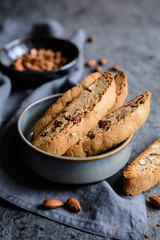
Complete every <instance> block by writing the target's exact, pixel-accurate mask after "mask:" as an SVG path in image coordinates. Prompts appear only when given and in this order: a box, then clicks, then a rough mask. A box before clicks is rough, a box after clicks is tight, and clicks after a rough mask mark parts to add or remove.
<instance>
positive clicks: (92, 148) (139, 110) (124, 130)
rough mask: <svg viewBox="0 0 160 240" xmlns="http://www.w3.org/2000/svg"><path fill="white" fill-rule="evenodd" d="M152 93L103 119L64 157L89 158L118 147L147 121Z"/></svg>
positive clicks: (136, 98)
mask: <svg viewBox="0 0 160 240" xmlns="http://www.w3.org/2000/svg"><path fill="white" fill-rule="evenodd" d="M150 98H151V93H150V92H149V91H146V92H144V93H142V94H141V95H139V96H137V97H135V98H134V99H133V100H131V101H129V102H128V103H126V104H125V105H123V106H122V107H120V108H118V109H117V110H115V111H113V112H111V113H110V114H108V115H107V116H106V117H104V118H103V119H101V120H100V121H99V122H98V124H97V125H96V127H94V128H93V129H92V130H91V131H89V132H88V134H87V135H86V136H85V137H84V138H83V139H81V140H80V141H78V142H77V143H76V144H75V145H74V146H72V147H71V148H70V149H69V150H68V151H67V152H66V153H65V154H64V155H65V156H69V157H87V156H93V155H97V154H99V153H102V152H104V151H106V150H107V149H109V148H112V147H114V146H116V145H117V144H119V143H121V142H122V141H124V140H125V139H126V138H128V137H129V136H130V135H132V134H133V133H134V132H135V131H136V130H137V129H138V128H140V127H141V126H142V125H143V124H144V122H145V121H146V119H147V117H148V114H149V111H150Z"/></svg>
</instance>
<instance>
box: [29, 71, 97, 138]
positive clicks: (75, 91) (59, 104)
mask: <svg viewBox="0 0 160 240" xmlns="http://www.w3.org/2000/svg"><path fill="white" fill-rule="evenodd" d="M98 77H100V73H98V72H95V73H92V74H91V75H89V76H87V77H86V78H84V79H83V80H82V81H81V83H80V84H79V85H77V86H75V87H73V88H71V89H69V90H68V91H66V92H65V93H64V94H63V95H62V96H61V97H60V98H58V100H57V101H56V102H55V103H54V104H52V106H51V107H50V108H49V109H48V110H47V111H46V112H45V113H44V114H43V116H42V118H40V119H39V120H38V121H37V122H36V124H35V126H34V131H33V139H36V137H37V136H38V135H39V134H40V133H41V132H42V131H43V130H44V128H45V127H46V126H47V125H48V124H49V123H50V122H51V121H52V120H53V119H54V118H56V116H57V115H58V114H59V113H60V112H62V111H63V109H64V108H65V107H66V105H67V104H69V103H70V102H71V101H73V99H75V98H76V97H78V96H79V95H80V93H81V92H82V91H83V90H85V89H87V88H88V87H89V86H90V85H91V84H92V83H93V82H94V81H95V80H96V79H97V78H98Z"/></svg>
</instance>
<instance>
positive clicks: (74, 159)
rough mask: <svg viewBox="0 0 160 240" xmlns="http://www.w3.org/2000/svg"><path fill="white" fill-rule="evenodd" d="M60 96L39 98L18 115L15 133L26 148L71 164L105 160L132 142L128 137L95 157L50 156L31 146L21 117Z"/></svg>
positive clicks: (58, 94) (59, 94)
mask: <svg viewBox="0 0 160 240" xmlns="http://www.w3.org/2000/svg"><path fill="white" fill-rule="evenodd" d="M61 95H62V93H57V94H53V95H49V96H47V97H44V98H41V99H39V100H37V101H35V102H33V103H32V104H30V105H28V106H27V107H26V108H25V109H23V110H22V112H21V113H20V115H19V117H18V120H17V131H18V134H19V136H20V138H21V140H23V142H24V143H26V144H27V146H28V147H30V148H31V149H33V150H35V151H36V152H38V153H40V154H43V155H45V156H48V157H51V158H53V159H55V158H56V159H60V160H64V161H72V162H88V161H97V160H102V159H105V158H108V157H110V156H113V155H115V154H116V153H118V152H120V151H121V150H123V149H124V148H125V147H126V146H127V145H128V144H129V143H130V142H131V140H132V138H133V134H132V135H131V136H130V137H128V138H127V139H126V140H124V141H123V142H122V143H121V144H120V145H119V146H118V147H117V148H114V149H112V150H110V151H108V152H105V153H102V154H99V155H95V156H90V157H66V156H59V155H55V154H51V153H48V152H45V151H43V150H41V149H39V148H37V147H35V146H34V145H32V143H31V142H29V141H28V140H27V139H26V138H25V136H24V135H23V133H22V130H21V128H20V126H21V121H22V119H23V116H24V115H25V113H26V112H27V111H28V110H30V109H31V108H33V107H34V106H36V105H38V104H39V103H41V102H43V101H46V100H49V99H52V98H55V97H60V96H61Z"/></svg>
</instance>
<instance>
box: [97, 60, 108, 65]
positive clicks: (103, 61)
mask: <svg viewBox="0 0 160 240" xmlns="http://www.w3.org/2000/svg"><path fill="white" fill-rule="evenodd" d="M99 62H100V64H101V65H107V63H108V61H107V59H106V58H101V59H100V61H99Z"/></svg>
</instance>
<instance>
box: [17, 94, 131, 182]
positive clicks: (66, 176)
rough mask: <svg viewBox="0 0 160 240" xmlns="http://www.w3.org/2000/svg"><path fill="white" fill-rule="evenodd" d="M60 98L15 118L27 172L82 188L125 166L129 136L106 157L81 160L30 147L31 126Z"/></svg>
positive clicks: (48, 99) (33, 106)
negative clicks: (81, 186) (82, 185)
mask: <svg viewBox="0 0 160 240" xmlns="http://www.w3.org/2000/svg"><path fill="white" fill-rule="evenodd" d="M59 96H61V94H56V95H52V96H49V97H46V98H43V99H41V100H39V101H37V102H35V103H33V104H31V105H30V106H28V107H27V108H26V109H25V110H24V111H22V113H21V114H20V116H19V119H18V123H17V127H18V133H19V150H20V154H21V157H22V161H23V162H24V163H25V165H27V166H28V168H29V169H30V170H32V171H33V172H35V173H36V174H38V175H40V176H41V177H43V178H46V179H48V180H51V181H54V182H59V183H65V184H86V183H93V182H98V181H101V180H104V179H106V178H108V177H111V176H112V175H114V174H115V173H116V172H118V171H119V170H120V169H122V168H123V167H124V165H125V164H126V163H127V161H128V159H129V157H130V153H131V147H132V141H131V140H132V136H131V137H129V138H128V139H127V140H125V141H124V142H123V143H121V144H119V145H118V146H117V147H116V148H114V149H112V150H110V151H107V152H106V153H103V154H100V155H97V156H93V157H85V158H73V157H72V158H71V157H64V156H57V155H53V154H49V153H47V152H44V151H42V150H40V149H38V148H36V147H34V146H33V145H32V143H31V139H32V134H33V126H34V124H35V122H36V121H37V120H38V119H39V118H40V117H41V116H42V114H43V113H44V112H45V110H46V109H47V108H49V107H50V106H51V105H52V103H54V102H55V101H56V100H57V99H58V97H59Z"/></svg>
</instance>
